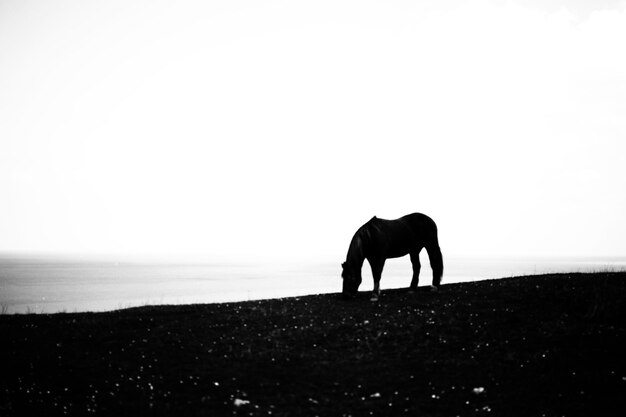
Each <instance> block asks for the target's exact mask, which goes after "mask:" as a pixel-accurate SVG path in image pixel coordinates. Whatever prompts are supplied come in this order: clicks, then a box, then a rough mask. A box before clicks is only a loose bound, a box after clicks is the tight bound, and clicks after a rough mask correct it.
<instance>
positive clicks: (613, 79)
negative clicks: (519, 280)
mask: <svg viewBox="0 0 626 417" xmlns="http://www.w3.org/2000/svg"><path fill="white" fill-rule="evenodd" d="M440 3H445V4H446V6H445V7H442V6H440ZM625 40H626V7H625V2H624V1H595V0H589V1H582V0H579V1H564V0H563V1H559V0H552V1H539V0H536V1H527V2H523V1H518V2H516V1H504V0H501V1H478V2H476V1H454V2H439V1H434V0H433V1H420V2H415V1H394V0H385V1H363V0H355V1H340V0H331V1H320V0H316V1H263V0H255V1H252V0H250V1H233V0H224V1H210V0H209V1H138V0H134V1H127V0H122V1H95V0H75V1H60V0H58V1H47V0H38V1H28V0H1V1H0V251H57V252H58V251H61V252H66V251H67V252H77V251H78V252H87V253H98V252H122V253H139V254H148V253H167V254H175V255H181V254H182V255H184V254H203V255H207V256H210V257H212V259H230V260H232V259H235V260H236V259H241V260H248V259H258V258H266V259H300V258H309V259H317V258H320V259H322V258H323V259H331V260H334V259H336V260H337V261H338V262H340V261H341V260H343V258H344V257H345V253H346V251H347V247H348V243H349V240H350V238H351V237H352V234H353V233H354V231H355V230H356V229H357V228H358V227H359V226H360V225H361V224H363V223H364V222H365V221H367V220H368V219H369V218H370V217H371V216H373V215H377V216H379V217H383V218H396V217H399V216H402V215H404V214H407V213H411V212H415V211H419V212H423V213H426V214H429V215H430V216H431V217H433V218H434V219H435V221H436V222H437V223H438V225H439V229H440V241H441V246H442V249H443V251H444V256H445V255H457V256H458V255H468V256H473V255H484V256H497V255H545V256H553V255H574V256H575V255H624V254H626V49H625V47H624V45H625Z"/></svg>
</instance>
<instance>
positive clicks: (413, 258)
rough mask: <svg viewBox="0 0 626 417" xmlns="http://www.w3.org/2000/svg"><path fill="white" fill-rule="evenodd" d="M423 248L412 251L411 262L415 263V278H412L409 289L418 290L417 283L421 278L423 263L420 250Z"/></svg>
mask: <svg viewBox="0 0 626 417" xmlns="http://www.w3.org/2000/svg"><path fill="white" fill-rule="evenodd" d="M421 250H422V248H419V249H418V250H416V251H415V252H411V254H410V256H411V264H413V278H412V279H411V285H410V286H409V291H411V292H414V291H417V284H418V283H419V279H420V269H421V267H422V265H421V264H420V251H421Z"/></svg>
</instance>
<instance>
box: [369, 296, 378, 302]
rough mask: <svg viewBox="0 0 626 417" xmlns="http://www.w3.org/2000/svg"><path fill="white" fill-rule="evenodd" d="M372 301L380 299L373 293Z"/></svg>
mask: <svg viewBox="0 0 626 417" xmlns="http://www.w3.org/2000/svg"><path fill="white" fill-rule="evenodd" d="M370 301H378V296H377V295H372V298H370Z"/></svg>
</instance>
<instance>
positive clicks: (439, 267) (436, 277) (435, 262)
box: [426, 242, 443, 288]
mask: <svg viewBox="0 0 626 417" xmlns="http://www.w3.org/2000/svg"><path fill="white" fill-rule="evenodd" d="M426 251H427V252H428V258H429V259H430V266H431V268H432V269H433V285H432V286H433V287H434V288H437V287H439V284H441V276H442V275H443V256H442V255H441V249H440V248H439V244H437V243H436V242H435V243H434V244H432V245H430V246H426Z"/></svg>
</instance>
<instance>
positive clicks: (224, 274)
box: [0, 255, 626, 313]
mask: <svg viewBox="0 0 626 417" xmlns="http://www.w3.org/2000/svg"><path fill="white" fill-rule="evenodd" d="M445 262H446V269H445V273H444V278H443V283H444V284H445V283H453V282H463V281H476V280H483V279H491V278H504V277H511V276H517V275H530V274H540V273H550V272H596V271H605V270H610V271H624V270H626V258H590V259H576V258H568V259H564V258H562V259H558V258H555V259H548V258H537V259H531V258H525V259H461V258H446V259H445ZM340 270H341V268H340V266H339V262H333V263H302V262H301V263H298V264H295V263H294V264H230V265H229V264H211V263H184V264H183V263H149V262H115V261H112V260H109V261H102V260H100V261H94V260H76V259H60V258H59V259H56V258H51V257H47V258H37V257H10V256H6V255H5V256H0V307H1V308H2V312H4V313H25V312H36V313H42V312H43V313H55V312H60V311H66V312H74V311H104V310H115V309H120V308H126V307H132V306H141V305H146V304H191V303H212V302H224V301H240V300H254V299H262V298H276V297H287V296H296V295H304V294H317V293H330V292H338V291H340V290H341V278H340V272H341V271H340ZM431 277H432V275H431V270H430V266H429V264H428V258H427V257H423V258H422V273H421V276H420V278H421V279H420V285H429V284H430V282H431ZM410 278H411V263H410V261H409V259H408V257H405V258H401V259H392V260H389V261H387V264H386V266H385V271H384V272H383V278H382V281H381V288H382V289H383V290H384V289H387V288H397V287H406V286H408V284H409V281H410ZM372 285H373V284H372V279H371V273H370V271H369V265H368V264H367V263H366V264H365V265H364V269H363V284H362V285H361V288H360V289H361V290H369V289H371V288H372Z"/></svg>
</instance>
